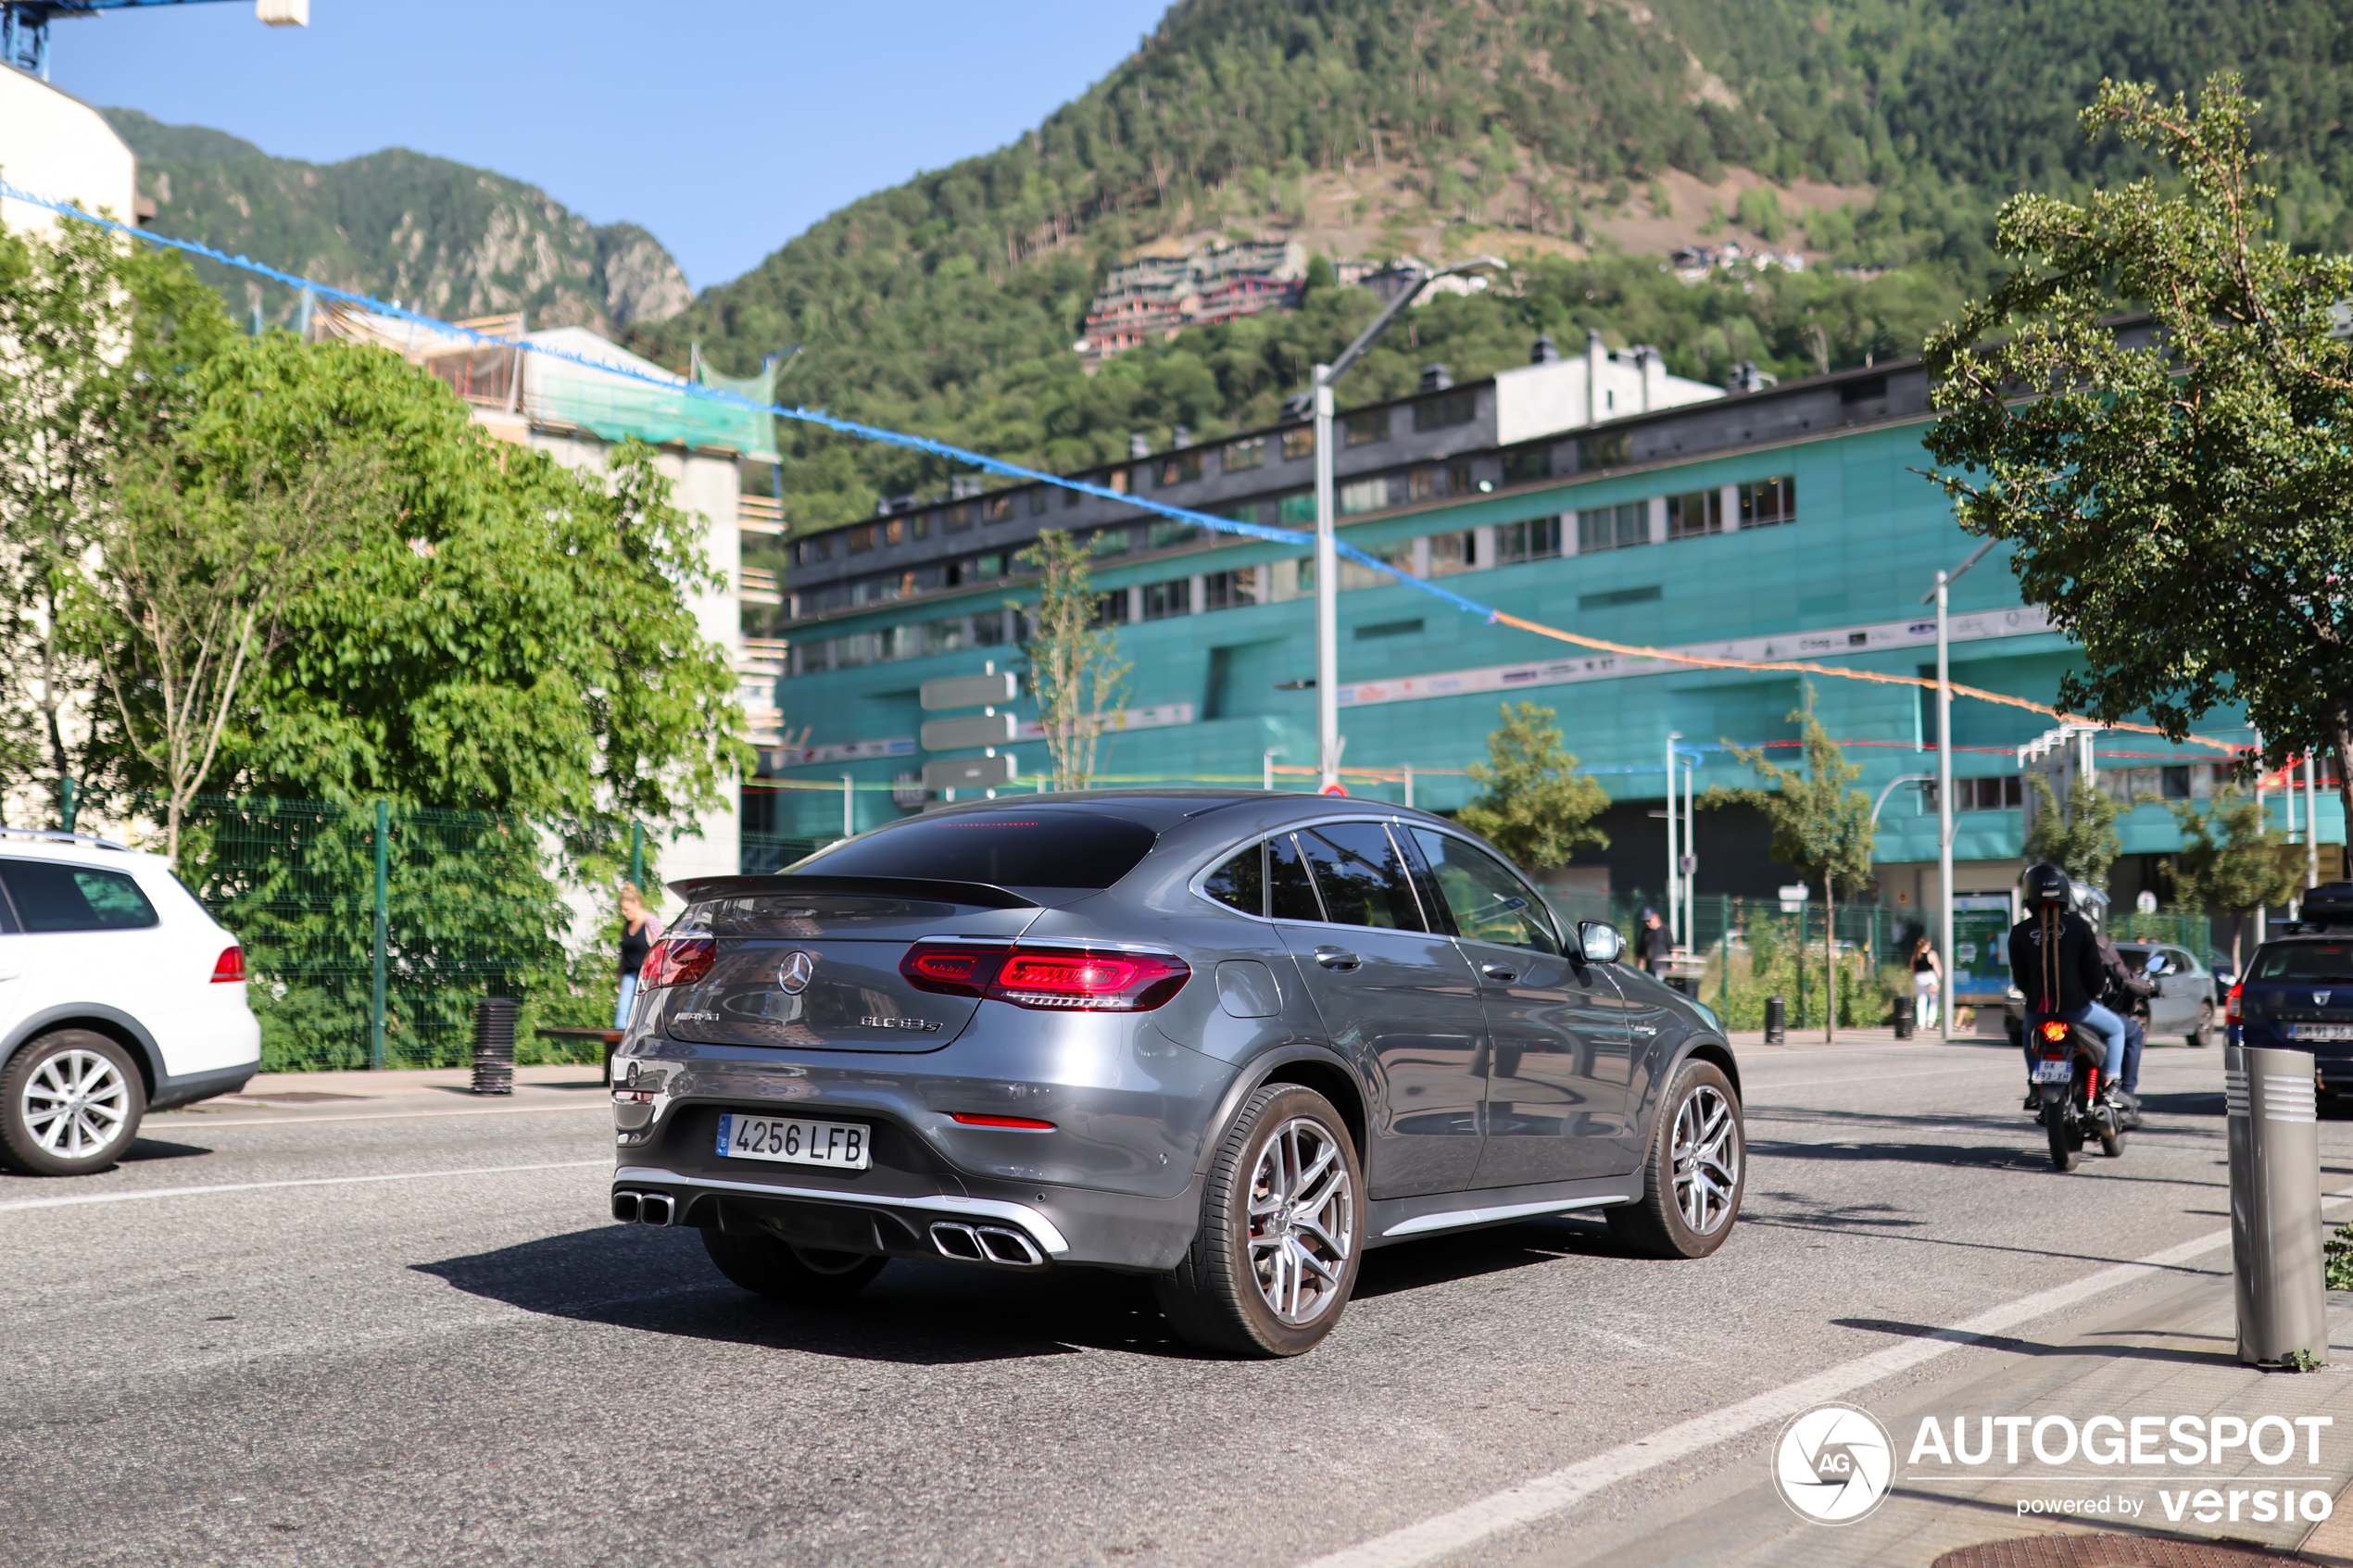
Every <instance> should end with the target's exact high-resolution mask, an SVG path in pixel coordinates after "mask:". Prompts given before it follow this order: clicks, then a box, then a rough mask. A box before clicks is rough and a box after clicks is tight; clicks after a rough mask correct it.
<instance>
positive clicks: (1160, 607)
mask: <svg viewBox="0 0 2353 1568" xmlns="http://www.w3.org/2000/svg"><path fill="white" fill-rule="evenodd" d="M1192 610H1193V580H1192V579H1191V578H1189V577H1172V578H1170V579H1169V580H1168V581H1167V582H1165V583H1145V584H1144V619H1145V620H1147V621H1165V620H1166V619H1168V617H1170V616H1172V615H1190V614H1191V613H1192Z"/></svg>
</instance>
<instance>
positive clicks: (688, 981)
mask: <svg viewBox="0 0 2353 1568" xmlns="http://www.w3.org/2000/svg"><path fill="white" fill-rule="evenodd" d="M718 957H719V944H718V943H717V942H715V941H713V940H712V939H711V938H710V937H708V936H665V937H663V938H662V939H661V941H659V942H657V943H655V944H654V945H653V946H652V947H648V949H646V961H645V963H644V964H643V965H642V966H640V967H639V969H638V971H637V989H639V990H640V991H659V990H661V988H662V987H664V986H665V985H693V984H694V983H695V982H696V981H698V980H700V979H701V978H702V977H703V976H704V975H706V974H709V973H710V972H711V962H712V960H715V959H717V958H718Z"/></svg>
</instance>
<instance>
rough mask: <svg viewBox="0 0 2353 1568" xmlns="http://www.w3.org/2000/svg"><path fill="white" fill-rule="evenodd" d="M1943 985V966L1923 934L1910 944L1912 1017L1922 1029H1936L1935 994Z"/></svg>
mask: <svg viewBox="0 0 2353 1568" xmlns="http://www.w3.org/2000/svg"><path fill="white" fill-rule="evenodd" d="M1943 989H1944V965H1943V964H1941V963H1939V962H1937V961H1936V949H1935V948H1933V947H1930V946H1929V945H1928V937H1927V935H1926V934H1925V933H1923V934H1922V935H1919V936H1918V937H1916V938H1914V939H1913V942H1912V1017H1913V1019H1914V1021H1915V1022H1918V1023H1919V1026H1920V1027H1921V1028H1923V1029H1933V1028H1935V1027H1936V1001H1937V993H1938V992H1939V991H1941V990H1943Z"/></svg>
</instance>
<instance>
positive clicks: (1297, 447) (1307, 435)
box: [1283, 425, 1315, 463]
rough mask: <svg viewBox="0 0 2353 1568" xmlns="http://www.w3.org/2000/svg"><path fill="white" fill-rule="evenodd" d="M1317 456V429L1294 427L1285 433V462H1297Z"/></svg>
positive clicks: (1306, 426) (1308, 426) (1312, 426)
mask: <svg viewBox="0 0 2353 1568" xmlns="http://www.w3.org/2000/svg"><path fill="white" fill-rule="evenodd" d="M1314 456H1315V426H1314V425H1293V426H1291V427H1290V429H1289V430H1287V431H1285V432H1283V461H1285V462H1287V463H1292V462H1297V461H1298V460H1299V459H1300V458H1312V457H1314Z"/></svg>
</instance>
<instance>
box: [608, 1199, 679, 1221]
mask: <svg viewBox="0 0 2353 1568" xmlns="http://www.w3.org/2000/svg"><path fill="white" fill-rule="evenodd" d="M675 1213H676V1209H675V1206H674V1204H673V1201H672V1199H671V1197H670V1195H669V1194H668V1193H666V1192H616V1193H614V1194H613V1195H612V1217H613V1218H614V1219H616V1220H618V1221H620V1222H621V1223H623V1224H624V1225H627V1224H643V1225H666V1224H668V1223H671V1221H672V1219H673V1217H674V1216H675Z"/></svg>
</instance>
